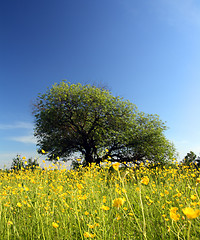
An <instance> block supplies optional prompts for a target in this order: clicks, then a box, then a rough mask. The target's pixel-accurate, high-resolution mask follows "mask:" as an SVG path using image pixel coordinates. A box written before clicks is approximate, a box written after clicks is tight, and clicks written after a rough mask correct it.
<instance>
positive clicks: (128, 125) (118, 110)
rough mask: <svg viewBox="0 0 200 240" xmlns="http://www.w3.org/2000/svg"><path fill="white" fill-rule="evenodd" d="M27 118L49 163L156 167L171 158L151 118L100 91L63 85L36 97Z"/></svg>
mask: <svg viewBox="0 0 200 240" xmlns="http://www.w3.org/2000/svg"><path fill="white" fill-rule="evenodd" d="M33 113H34V116H35V136H36V137H37V141H38V146H39V147H40V148H39V151H40V152H42V150H44V151H45V153H47V154H48V157H49V158H50V159H56V157H62V158H63V159H65V158H66V157H68V156H70V155H71V154H73V153H76V152H79V153H81V154H82V155H83V156H84V158H85V162H86V164H89V163H92V162H96V163H99V162H100V161H101V160H103V159H106V158H107V157H108V156H110V157H111V158H112V159H113V161H118V162H124V161H126V162H134V161H135V160H138V161H144V160H146V159H148V160H149V161H153V162H160V161H167V160H168V159H170V158H172V157H173V154H174V148H173V146H172V144H171V143H170V142H169V141H168V140H167V139H166V138H165V136H164V133H163V132H164V131H165V130H166V126H165V124H164V123H163V122H162V121H161V120H160V119H159V117H158V116H157V115H148V114H144V113H142V112H139V111H138V109H137V107H136V106H135V105H134V104H132V103H130V102H129V101H125V100H123V99H122V98H119V97H114V96H113V95H112V94H111V93H110V92H109V91H108V90H106V89H103V88H97V87H95V86H91V85H81V84H80V83H79V84H69V83H67V82H65V81H63V82H61V83H60V84H55V85H53V86H52V88H51V89H48V90H47V92H46V93H45V94H40V95H39V96H38V98H37V101H36V103H35V104H34V111H33ZM105 149H107V150H106V151H103V150H105ZM44 151H43V152H44ZM102 153H104V154H103V155H102Z"/></svg>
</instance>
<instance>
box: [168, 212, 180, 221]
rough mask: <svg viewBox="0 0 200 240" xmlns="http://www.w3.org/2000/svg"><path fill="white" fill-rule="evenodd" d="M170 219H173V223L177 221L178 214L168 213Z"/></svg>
mask: <svg viewBox="0 0 200 240" xmlns="http://www.w3.org/2000/svg"><path fill="white" fill-rule="evenodd" d="M170 218H171V219H173V220H174V221H178V220H179V219H180V214H177V213H174V212H170Z"/></svg>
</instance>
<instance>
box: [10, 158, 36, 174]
mask: <svg viewBox="0 0 200 240" xmlns="http://www.w3.org/2000/svg"><path fill="white" fill-rule="evenodd" d="M38 166H39V163H38V161H37V159H34V160H33V159H32V158H29V159H28V160H26V158H23V157H21V156H20V155H17V156H16V157H15V158H13V161H12V164H11V169H12V170H15V171H19V170H25V169H31V170H34V169H36V168H37V167H38Z"/></svg>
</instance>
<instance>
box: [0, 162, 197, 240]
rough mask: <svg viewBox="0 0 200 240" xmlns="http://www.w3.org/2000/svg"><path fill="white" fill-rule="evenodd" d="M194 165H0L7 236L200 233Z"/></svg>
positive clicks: (1, 219)
mask: <svg viewBox="0 0 200 240" xmlns="http://www.w3.org/2000/svg"><path fill="white" fill-rule="evenodd" d="M199 173H200V172H199V170H197V168H195V167H194V166H181V165H178V164H177V163H174V164H173V165H171V166H168V167H167V166H164V167H160V166H159V165H158V166H152V165H150V164H149V163H148V162H147V163H145V164H140V165H139V167H138V165H136V166H134V167H131V168H119V164H117V163H115V164H114V165H113V166H112V167H111V163H110V162H107V163H106V165H105V166H104V167H99V166H97V165H95V164H94V165H92V166H90V167H87V168H82V167H80V168H79V169H78V170H66V169H62V170H59V169H55V170H52V169H45V170H42V169H40V168H39V167H37V168H36V170H34V171H31V170H26V169H24V170H23V169H22V170H20V171H14V170H13V171H1V172H0V239H2V240H4V239H10V240H14V239H23V240H24V239H27V240H31V239H48V240H50V239H53V240H56V239H58V240H62V239H66V240H68V239H72V240H73V239H99V240H113V239H118V240H121V239H127V240H128V239H148V240H152V239H158V240H160V239H165V240H166V239H200V220H199V215H200V210H199V209H200V198H199V194H200V191H199V184H200V175H199Z"/></svg>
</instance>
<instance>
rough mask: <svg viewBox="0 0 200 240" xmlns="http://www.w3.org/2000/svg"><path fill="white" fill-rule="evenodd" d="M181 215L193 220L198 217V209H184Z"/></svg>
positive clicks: (199, 212)
mask: <svg viewBox="0 0 200 240" xmlns="http://www.w3.org/2000/svg"><path fill="white" fill-rule="evenodd" d="M182 211H183V213H184V214H185V215H186V216H187V218H189V219H194V218H197V217H199V216H200V210H199V209H193V208H190V207H186V208H184V209H183V210H182Z"/></svg>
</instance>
